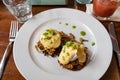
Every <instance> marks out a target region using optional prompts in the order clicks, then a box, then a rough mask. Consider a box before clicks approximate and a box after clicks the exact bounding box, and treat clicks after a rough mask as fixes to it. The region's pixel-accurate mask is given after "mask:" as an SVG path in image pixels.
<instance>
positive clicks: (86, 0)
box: [76, 0, 92, 4]
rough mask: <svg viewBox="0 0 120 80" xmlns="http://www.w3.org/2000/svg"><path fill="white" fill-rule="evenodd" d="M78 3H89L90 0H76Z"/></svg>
mask: <svg viewBox="0 0 120 80" xmlns="http://www.w3.org/2000/svg"><path fill="white" fill-rule="evenodd" d="M76 1H77V2H78V3H79V4H89V3H91V2H92V0H76Z"/></svg>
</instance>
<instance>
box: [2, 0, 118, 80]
mask: <svg viewBox="0 0 120 80" xmlns="http://www.w3.org/2000/svg"><path fill="white" fill-rule="evenodd" d="M73 2H74V1H73V0H68V5H66V6H57V5H56V6H33V8H32V11H33V15H35V14H37V13H39V12H42V11H45V10H48V9H52V8H59V7H69V8H74V4H73ZM78 9H79V10H82V11H85V10H86V7H85V5H79V4H78ZM12 20H16V19H15V18H14V17H13V16H12V15H11V14H10V12H9V11H8V10H7V9H6V7H5V6H4V5H3V3H2V0H0V60H1V58H2V56H3V53H4V51H5V49H6V46H7V44H8V36H9V28H10V22H11V21H12ZM101 23H102V24H103V25H104V26H105V28H106V29H107V28H108V24H109V23H110V22H109V21H101ZM114 23H115V30H116V33H117V39H118V42H119V44H120V22H114ZM21 25H22V24H19V27H21ZM114 54H115V53H114V52H113V57H112V62H111V64H110V66H109V68H108V70H107V72H106V73H105V74H104V76H103V77H102V78H101V79H100V80H120V74H119V70H118V66H117V62H116V57H115V55H114ZM2 80H25V78H24V77H23V76H22V75H21V74H20V73H19V71H18V70H17V68H16V66H15V63H14V60H13V54H12V51H11V54H10V55H9V57H8V59H7V63H6V67H5V70H4V73H3V77H2Z"/></svg>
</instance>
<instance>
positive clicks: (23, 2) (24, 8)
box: [3, 0, 32, 23]
mask: <svg viewBox="0 0 120 80" xmlns="http://www.w3.org/2000/svg"><path fill="white" fill-rule="evenodd" d="M3 3H4V5H5V6H6V7H7V9H8V10H9V11H10V12H11V13H12V14H13V15H14V16H15V17H16V19H17V20H18V21H19V22H20V23H24V22H26V21H27V20H28V19H30V18H31V17H32V5H31V1H30V0H3Z"/></svg>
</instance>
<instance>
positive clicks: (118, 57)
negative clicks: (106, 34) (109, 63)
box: [116, 52, 120, 70]
mask: <svg viewBox="0 0 120 80" xmlns="http://www.w3.org/2000/svg"><path fill="white" fill-rule="evenodd" d="M116 53H117V62H118V67H119V70H120V52H116Z"/></svg>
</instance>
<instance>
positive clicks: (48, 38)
mask: <svg viewBox="0 0 120 80" xmlns="http://www.w3.org/2000/svg"><path fill="white" fill-rule="evenodd" d="M40 42H41V44H42V45H43V46H44V48H45V49H51V48H57V47H59V46H60V44H61V35H60V34H59V32H58V31H57V30H54V29H46V30H45V31H44V32H43V33H42V34H41V35H40Z"/></svg>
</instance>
